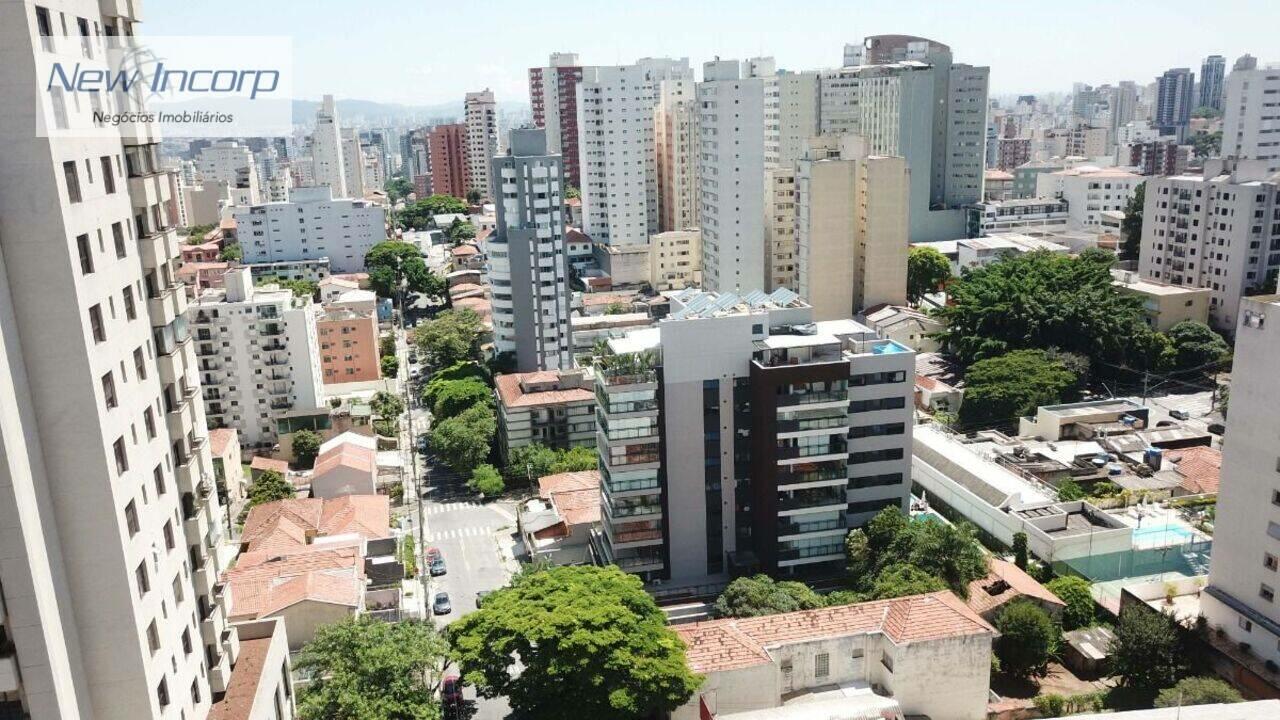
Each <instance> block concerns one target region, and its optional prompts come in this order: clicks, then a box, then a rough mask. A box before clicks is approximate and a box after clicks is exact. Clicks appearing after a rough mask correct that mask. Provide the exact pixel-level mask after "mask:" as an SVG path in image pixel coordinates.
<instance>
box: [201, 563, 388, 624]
mask: <svg viewBox="0 0 1280 720" xmlns="http://www.w3.org/2000/svg"><path fill="white" fill-rule="evenodd" d="M224 579H225V581H226V583H227V588H228V590H229V591H230V608H229V615H230V617H231V618H232V619H234V620H242V619H245V618H260V617H266V616H268V615H272V614H275V613H278V612H280V611H281V610H284V609H285V608H287V607H290V606H292V605H296V604H298V603H300V602H302V601H304V600H314V601H316V602H322V603H329V604H332V605H346V606H348V607H352V608H356V607H359V606H360V598H361V595H362V594H363V592H364V556H363V554H362V553H361V552H360V548H358V547H352V546H345V547H344V546H339V547H325V548H324V549H315V548H307V549H305V550H303V551H301V552H293V553H287V554H283V555H272V554H269V553H261V552H253V553H243V554H241V555H240V557H239V558H238V559H237V561H236V565H235V567H233V568H231V569H230V570H228V571H227V572H226V574H225V575H224Z"/></svg>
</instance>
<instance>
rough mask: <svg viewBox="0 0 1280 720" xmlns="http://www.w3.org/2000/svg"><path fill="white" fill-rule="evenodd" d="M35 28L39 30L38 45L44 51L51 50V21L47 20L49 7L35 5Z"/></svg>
mask: <svg viewBox="0 0 1280 720" xmlns="http://www.w3.org/2000/svg"><path fill="white" fill-rule="evenodd" d="M36 28H38V30H39V32H40V45H41V47H43V48H44V51H45V52H53V23H52V22H50V21H49V8H44V7H40V6H38V5H37V6H36Z"/></svg>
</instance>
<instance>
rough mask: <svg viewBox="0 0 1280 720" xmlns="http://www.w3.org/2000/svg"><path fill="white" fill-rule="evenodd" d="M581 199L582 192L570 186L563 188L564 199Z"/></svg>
mask: <svg viewBox="0 0 1280 720" xmlns="http://www.w3.org/2000/svg"><path fill="white" fill-rule="evenodd" d="M580 197H582V191H581V190H579V189H578V188H576V187H574V186H572V185H565V186H564V199H565V200H573V199H574V198H580Z"/></svg>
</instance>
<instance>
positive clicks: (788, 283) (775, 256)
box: [764, 161, 800, 292]
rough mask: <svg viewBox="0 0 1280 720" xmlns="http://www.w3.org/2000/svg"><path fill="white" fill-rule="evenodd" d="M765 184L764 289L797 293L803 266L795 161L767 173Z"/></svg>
mask: <svg viewBox="0 0 1280 720" xmlns="http://www.w3.org/2000/svg"><path fill="white" fill-rule="evenodd" d="M764 182H765V185H764V193H765V198H764V215H765V217H764V246H765V252H766V253H767V256H766V258H765V272H766V275H767V277H766V280H767V284H766V286H765V290H767V291H769V292H773V291H774V290H777V289H778V288H780V287H784V288H790V289H791V290H796V289H797V288H798V287H799V267H800V266H799V257H798V251H797V248H796V164H795V162H794V161H792V162H789V163H787V164H784V165H779V166H778V167H776V168H774V169H772V170H766V171H765V181H764Z"/></svg>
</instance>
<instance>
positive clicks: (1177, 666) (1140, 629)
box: [1111, 607, 1186, 692]
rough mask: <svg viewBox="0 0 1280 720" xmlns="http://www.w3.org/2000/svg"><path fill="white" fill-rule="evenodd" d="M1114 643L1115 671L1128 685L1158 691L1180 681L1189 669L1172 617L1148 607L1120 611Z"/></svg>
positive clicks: (1113, 670) (1112, 658)
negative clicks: (1184, 659) (1180, 677)
mask: <svg viewBox="0 0 1280 720" xmlns="http://www.w3.org/2000/svg"><path fill="white" fill-rule="evenodd" d="M1115 633H1116V638H1115V640H1113V641H1112V642H1111V671H1112V673H1114V674H1116V675H1119V676H1120V677H1121V679H1122V683H1123V685H1124V686H1125V687H1131V688H1136V689H1139V690H1145V691H1150V692H1154V691H1156V690H1159V689H1161V688H1167V687H1169V686H1171V685H1173V684H1174V683H1175V682H1177V680H1178V677H1179V676H1180V675H1181V674H1182V673H1183V672H1184V670H1185V667H1186V666H1185V663H1184V661H1183V654H1182V644H1181V642H1180V641H1179V638H1178V630H1177V628H1176V627H1174V624H1173V620H1171V619H1170V618H1169V616H1167V615H1165V614H1163V613H1158V612H1151V611H1150V610H1149V609H1147V608H1145V607H1130V608H1126V609H1124V610H1122V611H1120V622H1119V624H1117V625H1116V629H1115Z"/></svg>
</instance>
